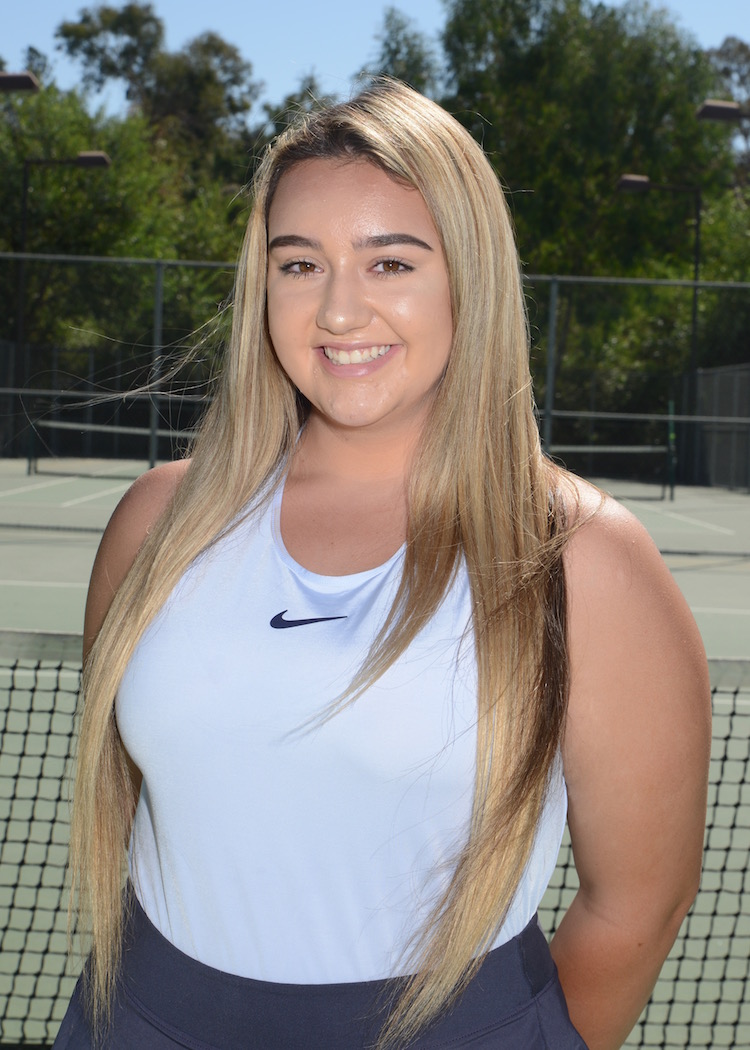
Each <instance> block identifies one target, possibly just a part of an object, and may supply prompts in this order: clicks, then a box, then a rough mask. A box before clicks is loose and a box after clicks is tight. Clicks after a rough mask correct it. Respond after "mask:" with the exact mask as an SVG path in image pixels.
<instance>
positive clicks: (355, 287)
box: [317, 272, 372, 334]
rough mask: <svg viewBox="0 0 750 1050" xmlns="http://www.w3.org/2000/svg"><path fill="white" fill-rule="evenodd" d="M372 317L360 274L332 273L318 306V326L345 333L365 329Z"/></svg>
mask: <svg viewBox="0 0 750 1050" xmlns="http://www.w3.org/2000/svg"><path fill="white" fill-rule="evenodd" d="M371 316H372V308H371V307H370V305H369V304H368V302H367V297H366V295H365V290H364V288H363V287H362V284H361V278H360V275H359V274H358V273H351V272H347V273H329V274H328V277H327V280H326V281H325V282H324V286H323V289H322V298H321V301H320V305H319V307H318V315H317V323H318V327H319V328H322V329H324V330H325V331H328V332H335V333H337V334H341V333H343V332H350V331H353V330H354V329H357V328H365V327H366V326H367V324H368V323H369V321H370V318H371Z"/></svg>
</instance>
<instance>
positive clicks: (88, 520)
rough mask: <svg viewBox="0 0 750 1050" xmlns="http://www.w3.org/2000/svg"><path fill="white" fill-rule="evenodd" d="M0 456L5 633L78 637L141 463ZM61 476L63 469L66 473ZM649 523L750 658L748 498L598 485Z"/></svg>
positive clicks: (727, 643)
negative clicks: (109, 536) (111, 531)
mask: <svg viewBox="0 0 750 1050" xmlns="http://www.w3.org/2000/svg"><path fill="white" fill-rule="evenodd" d="M40 467H41V472H40V473H37V474H33V475H27V474H26V462H25V461H23V460H2V459H0V630H7V629H17V630H26V631H34V630H45V631H71V632H78V631H80V630H81V626H82V622H83V608H84V603H85V594H86V586H87V583H88V578H89V573H90V571H91V565H92V563H93V560H94V555H95V553H96V548H97V545H98V543H99V539H100V537H101V533H102V530H103V529H104V526H105V525H106V523H107V520H108V518H109V515H110V514H111V513H112V510H113V509H114V507H115V505H116V504H117V501H118V500H119V499H120V497H121V496H122V494H123V493H124V492H125V490H126V489H127V487H128V486H129V485H130V484H131V483H132V481H133V479H134V478H136V477H137V476H138V474H139V473H141V472H142V471H143V470H145V469H146V464H145V463H143V462H122V461H116V462H115V461H105V460H64V461H60V463H54V462H52V463H50V464H49V465H44V464H40ZM63 471H64V472H63ZM598 483H599V484H600V485H601V487H602V488H604V489H606V490H607V491H609V492H611V493H612V494H613V495H614V496H615V497H617V498H618V499H620V500H621V501H622V503H623V504H624V505H625V506H627V507H628V508H629V509H630V510H631V511H632V512H633V513H634V514H635V515H636V516H637V517H638V518H639V519H640V520H641V521H642V522H643V524H644V525H645V526H646V528H647V529H648V531H649V533H650V534H651V536H652V538H653V539H654V542H655V543H656V545H657V546H658V547H659V549H660V550H661V551H662V553H663V554H664V557H665V560H666V562H667V565H668V566H669V568H670V570H671V571H672V574H673V575H674V578H675V580H676V581H677V583H678V584H679V586H680V588H681V590H682V592H683V594H684V595H685V597H686V599H687V601H688V602H689V604H690V607H691V608H692V610H693V614H694V615H695V618H696V620H697V622H698V626H699V627H700V630H701V633H702V635H703V639H704V642H705V645H706V650H707V652H708V655H709V656H710V657H713V658H715V659H736V658H747V657H750V495H747V494H744V493H737V492H728V491H725V490H722V489H700V488H678V489H677V490H676V494H675V499H674V500H673V501H670V500H661V499H659V498H658V497H659V496H660V495H661V489H660V488H659V487H658V486H647V485H638V484H635V483H630V482H627V483H624V482H620V483H616V482H608V481H606V480H599V482H598Z"/></svg>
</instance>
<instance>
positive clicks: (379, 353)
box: [323, 343, 391, 365]
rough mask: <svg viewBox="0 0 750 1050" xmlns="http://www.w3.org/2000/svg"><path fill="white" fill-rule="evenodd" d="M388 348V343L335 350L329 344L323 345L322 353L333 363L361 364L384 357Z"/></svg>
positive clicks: (389, 345)
mask: <svg viewBox="0 0 750 1050" xmlns="http://www.w3.org/2000/svg"><path fill="white" fill-rule="evenodd" d="M390 349H391V344H390V343H389V344H387V345H386V346H358V347H356V348H355V349H354V350H335V349H334V348H333V347H331V346H324V347H323V353H324V354H325V355H326V357H327V358H328V360H329V361H330V362H331V363H332V364H334V365H361V364H366V363H367V362H368V361H375V360H377V358H379V357H385V355H386V354H387V353H388V351H389V350H390Z"/></svg>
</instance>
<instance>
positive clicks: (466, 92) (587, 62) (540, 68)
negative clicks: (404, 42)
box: [443, 0, 732, 409]
mask: <svg viewBox="0 0 750 1050" xmlns="http://www.w3.org/2000/svg"><path fill="white" fill-rule="evenodd" d="M443 44H444V48H445V53H446V64H447V75H448V78H449V87H450V93H449V96H448V98H446V100H445V104H446V106H447V108H449V109H450V110H451V111H452V112H454V114H455V115H456V116H457V117H458V119H459V120H461V121H462V122H463V123H464V124H465V125H466V126H467V127H468V128H469V130H470V131H471V132H472V133H473V134H474V135H475V137H476V138H477V139H479V141H480V142H482V143H483V145H484V147H485V149H486V150H487V151H488V153H489V155H490V157H491V159H492V161H493V163H495V164H496V166H497V168H498V171H499V173H500V175H501V177H502V178H503V180H504V181H505V182H506V184H507V185H508V186H509V189H510V199H511V205H512V208H513V210H514V216H515V220H516V226H517V232H518V239H519V245H520V250H521V254H522V258H523V260H524V263H525V265H526V268H527V270H529V271H530V272H532V273H542V274H544V273H548V274H549V273H561V274H583V275H609V276H612V275H618V274H621V275H624V276H625V275H627V276H632V275H635V274H638V275H642V274H644V273H647V274H649V275H650V276H662V277H678V278H689V277H691V275H692V259H693V244H694V236H695V234H694V222H693V200H694V196H693V195H692V194H688V193H674V194H672V193H666V192H663V193H662V192H653V193H649V194H641V195H638V196H637V197H635V196H631V197H627V196H625V195H621V194H618V193H617V192H616V185H617V181H618V178H619V176H620V175H621V174H624V173H627V172H635V173H639V174H645V175H648V176H649V177H650V178H651V180H652V181H653V182H654V183H661V184H680V185H684V186H695V187H700V188H701V190H702V191H703V195H704V199H709V198H710V197H711V196H713V195H714V194H715V193H717V192H719V187H720V185H721V184H722V183H724V182H726V181H727V179H728V177H729V174H730V172H731V169H732V157H731V150H730V148H729V143H728V140H727V137H726V135H723V134H722V133H721V129H718V128H716V127H711V126H708V125H706V124H705V123H702V122H700V121H698V120H696V117H695V111H696V107H697V105H698V104H699V103H700V102H701V101H702V100H703V99H704V98H706V97H707V96H709V95H710V94H711V93H712V90H713V89H714V88H715V85H716V71H715V69H714V67H713V66H712V64H711V62H710V61H709V60H708V59H707V57H706V56H705V54H704V53H703V52H701V50H700V49H699V48H698V47H697V46H696V43H695V42H694V41H693V40H692V39H691V38H690V37H689V36H687V35H685V34H683V33H681V32H680V31H679V30H678V29H677V28H676V27H675V26H674V25H673V24H672V23H671V22H670V20H669V17H668V15H667V13H666V12H664V11H654V10H653V9H652V8H650V7H649V6H648V5H646V4H641V3H629V4H626V5H624V6H623V7H621V8H616V9H612V8H608V7H605V6H604V5H603V4H593V3H590V2H588V0H531V2H527V0H452V2H450V3H449V7H448V20H447V24H446V27H445V32H444V34H443ZM709 274H710V267H709V266H705V267H704V276H709ZM538 294H541V302H540V306H539V307H538V309H539V310H540V312H541V316H544V310H545V309H546V307H545V298H546V294H545V293H544V292H540V293H538ZM650 301H651V303H653V304H654V305H657V302H656V300H655V299H653V298H651V300H650ZM639 302H646V295H645V293H641V292H637V293H636V292H635V291H630V292H626V291H625V290H624V289H620V290H618V291H617V292H616V293H615V292H612V293H611V294H609V293H608V294H606V295H605V294H604V293H603V292H602V290H601V289H599V290H597V292H596V294H591V293H590V292H589V291H588V290H587V289H585V288H584V287H582V286H577V287H572V286H567V287H566V288H564V289H563V292H562V294H561V301H560V304H559V312H558V319H559V321H558V323H559V327H558V342H557V353H558V357H559V360H558V378H559V382H558V391H560V392H561V393H562V392H564V391H565V388H566V385H567V387H568V388H569V396H570V399H571V401H574V400H576V399H578V400H579V404H577V405H576V404H571V403H569V404H568V406H566V407H571V408H575V407H581V406H580V398H581V396H583V397H584V398H587V397H588V394H582V392H581V390H580V383H581V378H580V377H581V376H582V375H590V374H591V372H592V370H596V371H598V372H599V373H600V375H604V374H605V373H607V374H608V378H609V380H611V382H609V383H608V384H607V383H604V384H601V389H602V391H603V392H604V393H606V391H607V389H608V390H609V393H608V394H607V396H608V397H611V398H613V399H614V400H615V404H611V405H610V407H616V404H617V403H618V402H619V404H620V405H622V404H625V403H627V402H628V398H630V397H631V395H630V394H626V393H625V392H624V387H623V382H624V381H625V380H624V376H625V374H626V373H632V374H633V379H632V382H633V383H634V384H635V385H634V386H633V388H632V391H633V396H635V391H636V390H637V391H640V393H638V397H639V398H641V399H642V404H641V407H642V408H644V409H646V408H648V407H654V408H656V407H659V406H658V405H657V404H655V403H654V402H653V401H651V402H650V403H649V399H651V398H652V397H653V396H654V392H655V390H656V387H657V385H658V384H657V383H656V382H655V381H654V382H653V383H651V384H649V382H648V381H642V378H640V379H638V378H636V377H637V376H641V377H643V375H644V374H648V372H649V370H651V372H652V374H653V376H654V377H656V375H657V373H658V374H659V375H663V374H664V373H665V372H672V373H673V374H674V373H678V372H680V371H681V370H682V369H683V368H684V367H686V365H687V361H688V357H689V348H690V298H689V296H687V295H682V296H679V295H678V296H675V295H672V296H671V297H666V298H665V299H664V300H663V301H659V303H658V306H659V308H660V309H661V308H663V309H664V310H665V316H669V317H670V318H671V319H672V322H673V323H671V324H670V325H669V326H668V328H667V329H661V328H658V327H657V326H656V325H655V324H650V322H649V319H648V314H647V311H646V312H644V311H643V310H642V309H641V308H640V307H639V306H638V303H639ZM629 324H637V327H635V328H633V330H632V331H631V332H629V333H628V332H627V331H626V329H627V326H628V325H629ZM614 360H618V361H619V365H618V367H617V369H614V368H613V361H614ZM615 374H617V375H619V378H618V379H617V381H614V377H615ZM659 382H660V383H661V380H660V381H659ZM539 385H541V384H539ZM587 385H588V384H587ZM664 397H666V393H665V394H664ZM630 404H631V407H633V408H634V407H638V405H637V404H636V403H635V402H634V401H633V400H632V399H631V401H630Z"/></svg>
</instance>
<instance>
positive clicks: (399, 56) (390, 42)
mask: <svg viewBox="0 0 750 1050" xmlns="http://www.w3.org/2000/svg"><path fill="white" fill-rule="evenodd" d="M375 40H376V41H377V42H378V44H379V45H380V49H379V51H378V53H377V54H376V55H375V57H374V58H373V59H372V60H371V61H370V62H368V63H367V65H366V66H365V68H364V69H363V70H362V71H361V73H360V74H359V76H360V77H362V78H364V77H368V76H370V77H371V76H378V75H380V74H386V75H387V76H390V77H396V78H397V79H398V80H403V81H404V83H406V84H410V85H411V87H413V88H415V89H416V90H417V91H421V92H422V94H423V95H429V96H434V93H435V90H436V88H437V84H438V81H439V78H440V68H439V63H438V60H437V57H436V55H435V51H434V49H433V47H432V46H431V44H430V43H429V41H428V40H427V39H426V37H425V36H424V34H423V33H421V32H420V31H419V30H418V29H416V28H415V26H414V22H413V20H412V19H410V18H407V17H406V15H404V14H402V13H401V12H400V11H399V10H397V8H395V7H387V8H386V10H385V15H384V17H383V28H382V29H381V30H380V32H379V33H377V34H376V36H375Z"/></svg>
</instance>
